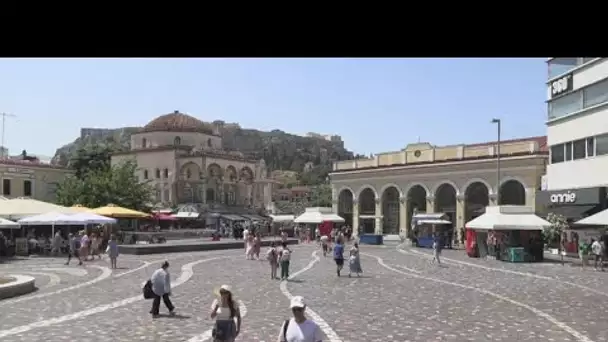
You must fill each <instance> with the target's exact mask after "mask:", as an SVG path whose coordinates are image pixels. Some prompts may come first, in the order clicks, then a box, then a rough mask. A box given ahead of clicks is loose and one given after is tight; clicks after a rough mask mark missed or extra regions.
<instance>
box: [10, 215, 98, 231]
mask: <svg viewBox="0 0 608 342" xmlns="http://www.w3.org/2000/svg"><path fill="white" fill-rule="evenodd" d="M17 222H19V224H21V225H24V226H35V225H50V226H51V236H54V235H55V225H75V226H76V225H85V224H87V222H86V221H85V220H84V219H82V218H81V219H78V218H74V215H66V214H62V213H57V212H50V213H46V214H41V215H34V216H29V217H26V218H22V219H21V220H19V221H17Z"/></svg>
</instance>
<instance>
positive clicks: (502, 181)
mask: <svg viewBox="0 0 608 342" xmlns="http://www.w3.org/2000/svg"><path fill="white" fill-rule="evenodd" d="M508 181H516V182H518V183H519V184H521V185H522V186H523V187H524V190H525V191H526V194H527V193H528V184H526V182H524V180H523V179H521V178H520V177H514V176H506V177H503V178H502V179H501V180H500V186H501V187H502V186H503V185H505V183H507V182H508Z"/></svg>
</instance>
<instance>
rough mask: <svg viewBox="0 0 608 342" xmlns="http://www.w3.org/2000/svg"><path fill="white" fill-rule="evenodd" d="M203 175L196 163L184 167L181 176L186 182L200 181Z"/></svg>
mask: <svg viewBox="0 0 608 342" xmlns="http://www.w3.org/2000/svg"><path fill="white" fill-rule="evenodd" d="M200 173H201V167H200V166H198V165H197V164H196V163H194V162H188V163H185V164H184V165H182V167H181V169H180V175H181V176H182V177H184V178H185V179H186V180H191V179H198V178H199V174H200Z"/></svg>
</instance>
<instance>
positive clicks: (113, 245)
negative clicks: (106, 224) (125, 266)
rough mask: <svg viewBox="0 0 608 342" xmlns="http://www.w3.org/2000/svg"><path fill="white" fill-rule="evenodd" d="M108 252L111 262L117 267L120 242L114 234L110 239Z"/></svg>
mask: <svg viewBox="0 0 608 342" xmlns="http://www.w3.org/2000/svg"><path fill="white" fill-rule="evenodd" d="M106 254H108V257H110V264H111V267H112V268H113V269H116V268H117V266H116V259H117V258H118V243H117V242H116V237H115V236H114V235H113V234H112V235H111V236H110V240H109V241H108V247H107V248H106Z"/></svg>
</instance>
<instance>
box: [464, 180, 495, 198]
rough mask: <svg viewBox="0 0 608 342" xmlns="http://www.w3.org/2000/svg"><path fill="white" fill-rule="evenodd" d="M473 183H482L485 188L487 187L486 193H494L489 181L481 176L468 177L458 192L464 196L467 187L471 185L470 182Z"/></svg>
mask: <svg viewBox="0 0 608 342" xmlns="http://www.w3.org/2000/svg"><path fill="white" fill-rule="evenodd" d="M473 183H482V184H483V185H485V186H486V188H487V189H488V194H489V195H492V194H494V188H493V187H492V186H491V185H490V183H488V181H486V180H485V179H483V178H471V179H469V180H468V181H467V182H466V183H465V185H464V186H463V187H462V189H461V190H460V193H461V194H463V195H465V196H466V192H467V189H468V188H469V187H470V186H471V184H473Z"/></svg>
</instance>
